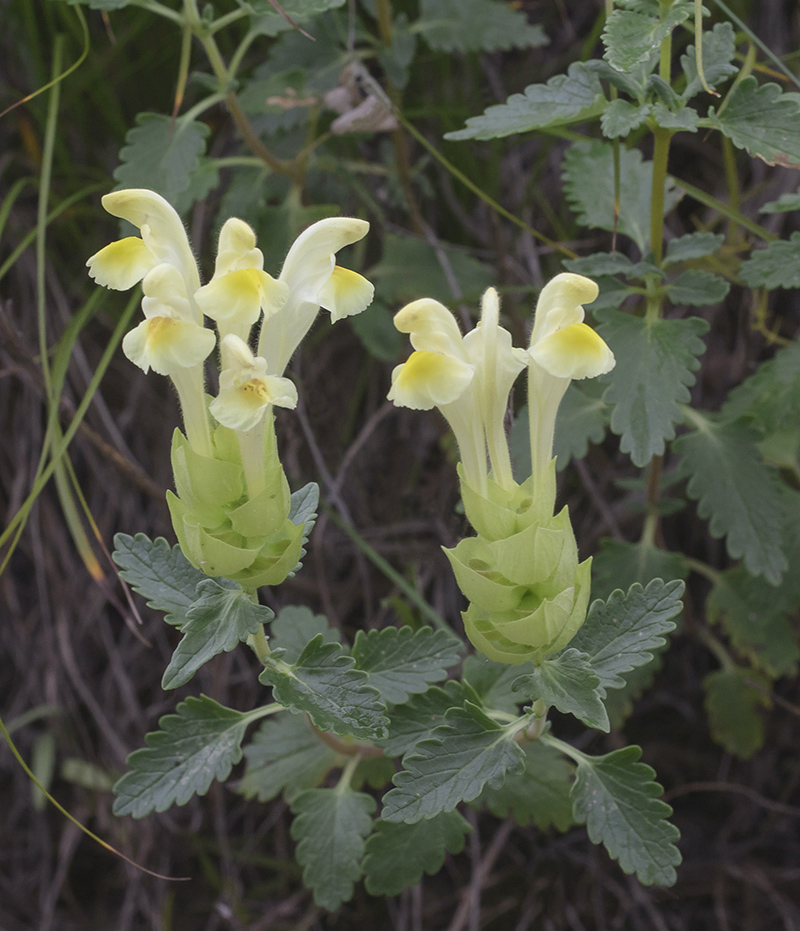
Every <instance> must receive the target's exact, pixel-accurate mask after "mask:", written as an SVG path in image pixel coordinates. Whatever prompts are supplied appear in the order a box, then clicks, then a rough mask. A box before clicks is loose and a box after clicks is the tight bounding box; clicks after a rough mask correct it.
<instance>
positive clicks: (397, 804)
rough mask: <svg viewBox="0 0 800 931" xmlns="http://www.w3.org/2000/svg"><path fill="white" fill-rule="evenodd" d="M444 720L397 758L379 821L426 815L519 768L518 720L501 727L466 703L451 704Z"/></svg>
mask: <svg viewBox="0 0 800 931" xmlns="http://www.w3.org/2000/svg"><path fill="white" fill-rule="evenodd" d="M446 722H447V723H446V724H444V725H443V726H441V727H438V728H436V730H435V732H434V736H433V737H432V738H430V739H429V740H422V741H420V743H418V744H417V745H416V747H415V748H414V752H413V753H411V754H408V755H406V756H405V757H404V758H403V765H404V766H405V767H406V768H405V769H404V770H403V771H402V772H399V773H398V774H397V775H396V776H395V777H394V784H395V788H394V789H391V790H390V791H389V792H387V793H386V795H384V797H383V813H382V818H383V819H384V821H405V822H407V823H413V822H415V821H419V820H421V819H422V818H432V817H433V816H434V815H438V814H439V812H442V811H451V810H452V809H453V808H455V807H456V805H457V804H458V803H459V802H469V801H471V800H472V799H474V798H475V797H476V796H478V795H480V793H481V791H482V790H483V787H484V786H485V785H486V784H487V783H488V784H489V785H490V786H497V785H499V784H500V783H501V782H502V781H503V779H504V778H505V776H506V774H508V773H518V772H521V771H522V769H523V767H524V765H525V761H524V755H523V753H522V750H521V749H520V747H519V744H517V743H515V742H514V739H513V738H514V733H515V731H516V730H518V725H516V726H514V725H512V726H506V727H502V726H501V725H499V724H497V723H496V722H495V721H493V720H492V719H491V718H489V717H487V716H486V715H485V714H484V713H483V712H482V711H481V710H480V708H478V706H477V705H474V704H472V702H465V704H464V707H463V708H453V709H451V710H450V711H449V712H448V713H447V715H446Z"/></svg>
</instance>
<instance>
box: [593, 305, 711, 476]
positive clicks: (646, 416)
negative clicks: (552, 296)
mask: <svg viewBox="0 0 800 931" xmlns="http://www.w3.org/2000/svg"><path fill="white" fill-rule="evenodd" d="M597 330H598V332H599V333H600V335H601V336H602V337H603V338H604V339H605V341H606V342H607V343H608V345H609V346H610V347H611V349H612V350H613V351H614V355H615V356H616V359H617V364H616V366H615V367H614V369H613V370H612V371H611V373H610V374H609V375H608V376H607V380H608V381H609V382H610V385H609V388H608V390H607V391H606V393H605V400H606V401H607V402H608V403H609V404H614V405H615V406H614V409H613V411H612V413H611V429H612V430H613V431H614V433H618V434H619V435H620V436H621V442H620V448H621V449H622V451H623V452H624V453H630V456H631V459H632V460H633V462H634V465H637V466H639V467H640V468H641V467H644V466H646V465H647V464H648V462H650V460H651V458H652V457H653V456H657V455H660V454H661V453H663V452H664V448H665V445H664V441H665V440H671V439H673V438H674V436H675V424H676V423H678V422H680V421H681V420H683V418H684V414H683V412H682V411H681V409H680V407H679V405H680V404H686V403H688V401H689V399H690V395H689V386H690V385H693V384H694V382H695V376H694V374H693V372H695V371H696V370H697V369H698V368H700V362H699V360H698V358H697V357H698V356H699V355H701V354H702V353H703V352H704V351H705V345H704V344H703V342H702V340H701V339H700V336H702V335H703V334H704V333H705V332H706V331H707V330H708V324H707V323H706V321H705V320H703V319H701V318H700V317H688V318H686V319H684V320H653V321H648V320H646V319H645V318H643V317H632V316H631V315H630V314H624V313H621V312H619V311H609V312H608V313H607V314H604V318H603V323H602V324H601V325H600V326H599V327H598V328H597Z"/></svg>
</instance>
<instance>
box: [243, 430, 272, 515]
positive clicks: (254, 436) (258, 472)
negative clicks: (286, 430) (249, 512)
mask: <svg viewBox="0 0 800 931" xmlns="http://www.w3.org/2000/svg"><path fill="white" fill-rule="evenodd" d="M267 417H268V418H269V421H270V426H269V429H265V427H266V420H267V418H263V419H262V420H261V421H260V422H259V423H257V424H256V426H255V427H253V429H252V430H237V431H236V436H237V437H238V439H239V451H240V452H241V454H242V467H243V469H244V478H245V481H246V482H247V496H248V497H249V498H251V499H252V498H255V496H256V495H258V494H259V493H260V492H262V491H263V490H264V487H265V477H264V464H265V461H266V456H267V450H266V449H265V443H267V442H269V440H270V434H271V435H272V442H271V443H270V446H271V447H272V448H273V449H274V446H275V442H274V437H275V428H274V426H273V425H272V417H271V414H268V415H267Z"/></svg>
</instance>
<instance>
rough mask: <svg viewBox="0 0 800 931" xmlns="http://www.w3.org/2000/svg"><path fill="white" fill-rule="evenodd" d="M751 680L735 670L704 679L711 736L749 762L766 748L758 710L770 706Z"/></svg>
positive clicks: (745, 674)
mask: <svg viewBox="0 0 800 931" xmlns="http://www.w3.org/2000/svg"><path fill="white" fill-rule="evenodd" d="M747 677H748V676H747V672H746V671H745V670H744V669H739V668H732V669H718V670H717V671H716V672H712V673H711V674H710V675H708V676H706V677H705V679H703V689H704V690H705V693H706V700H705V705H706V713H707V714H708V726H709V728H710V730H711V736H712V737H713V738H714V740H715V741H716V742H717V743H718V744H721V745H722V746H723V747H724V748H725V749H726V750H727V751H728V752H729V753H733V754H735V755H736V756H738V757H739V758H740V759H742V760H749V759H750V757H751V756H753V754H754V753H757V752H758V751H759V750H760V749H761V748H762V746H763V745H764V722H763V720H762V719H761V715H760V714H759V713H758V709H759V708H760V707H765V706H767V705H769V700H768V699H767V698H766V697H765V696H764V695H762V694H761V692H759V691H758V690H757V689H754V688H753V687H752V686H751V685H748V684H747V682H746V681H745V680H746V679H747ZM751 678H753V676H752V675H751Z"/></svg>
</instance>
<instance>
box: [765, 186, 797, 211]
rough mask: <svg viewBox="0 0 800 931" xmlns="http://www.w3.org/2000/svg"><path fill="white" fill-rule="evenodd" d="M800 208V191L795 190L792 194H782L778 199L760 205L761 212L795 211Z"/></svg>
mask: <svg viewBox="0 0 800 931" xmlns="http://www.w3.org/2000/svg"><path fill="white" fill-rule="evenodd" d="M795 210H800V191H794V192H793V193H791V194H781V196H780V197H779V198H778V199H777V200H770V201H767V203H766V204H764V205H763V207H759V209H758V212H759V213H794V211H795Z"/></svg>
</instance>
